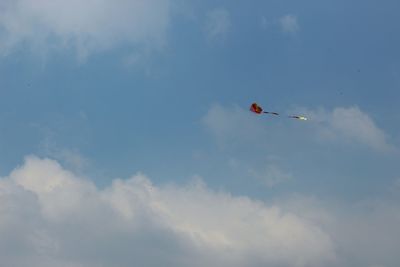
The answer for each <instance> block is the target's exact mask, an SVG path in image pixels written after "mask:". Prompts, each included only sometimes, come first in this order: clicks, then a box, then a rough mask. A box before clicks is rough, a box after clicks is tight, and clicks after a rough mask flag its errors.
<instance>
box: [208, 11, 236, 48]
mask: <svg viewBox="0 0 400 267" xmlns="http://www.w3.org/2000/svg"><path fill="white" fill-rule="evenodd" d="M230 28H231V19H230V15H229V12H228V11H227V10H226V9H224V8H216V9H213V10H211V11H209V12H207V15H206V23H205V32H206V35H207V39H208V40H209V41H223V40H225V38H226V35H227V34H228V32H229V30H230Z"/></svg>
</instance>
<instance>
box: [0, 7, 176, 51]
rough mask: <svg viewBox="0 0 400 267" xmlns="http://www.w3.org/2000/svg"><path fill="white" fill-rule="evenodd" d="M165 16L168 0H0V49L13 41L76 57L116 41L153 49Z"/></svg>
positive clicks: (158, 41)
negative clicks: (66, 51)
mask: <svg viewBox="0 0 400 267" xmlns="http://www.w3.org/2000/svg"><path fill="white" fill-rule="evenodd" d="M169 21H170V1H169V0H153V1H143V0H88V1H80V0H70V1H63V0H5V1H1V3H0V43H1V45H0V52H1V53H3V54H8V53H10V52H11V51H12V50H13V49H15V48H17V47H18V45H22V44H27V45H28V46H29V47H31V48H33V49H36V51H41V50H51V49H71V48H72V49H74V50H76V51H77V53H78V56H79V57H80V58H85V57H86V56H87V55H89V54H92V53H95V52H99V51H104V50H108V49H112V48H114V47H116V46H122V45H131V46H134V47H136V48H137V47H146V48H152V49H153V48H155V49H157V48H159V47H161V46H163V44H164V42H165V35H166V31H167V28H168V25H169Z"/></svg>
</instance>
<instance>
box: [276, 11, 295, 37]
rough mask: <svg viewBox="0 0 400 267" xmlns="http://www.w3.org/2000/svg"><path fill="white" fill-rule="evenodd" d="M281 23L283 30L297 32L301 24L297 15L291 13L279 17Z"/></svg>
mask: <svg viewBox="0 0 400 267" xmlns="http://www.w3.org/2000/svg"><path fill="white" fill-rule="evenodd" d="M279 24H280V26H281V29H282V31H283V32H286V33H296V32H298V31H299V29H300V26H299V23H298V21H297V17H296V16H294V15H291V14H288V15H285V16H283V17H282V18H280V19H279Z"/></svg>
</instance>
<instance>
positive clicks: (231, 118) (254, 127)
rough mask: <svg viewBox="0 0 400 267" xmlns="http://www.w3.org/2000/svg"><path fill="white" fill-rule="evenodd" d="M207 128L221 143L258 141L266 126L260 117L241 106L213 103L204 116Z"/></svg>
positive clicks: (203, 119) (204, 123)
mask: <svg viewBox="0 0 400 267" xmlns="http://www.w3.org/2000/svg"><path fill="white" fill-rule="evenodd" d="M202 122H203V125H204V126H205V128H206V129H207V130H208V131H209V132H210V133H211V134H212V135H213V136H214V137H215V138H216V140H217V141H218V143H219V144H220V145H225V144H233V143H243V142H258V141H257V140H258V139H259V138H261V137H262V136H263V134H264V133H265V127H264V125H263V124H262V123H260V122H259V121H258V118H257V117H256V116H254V115H253V114H251V113H250V112H249V111H248V110H245V109H243V108H241V107H239V106H231V107H225V106H222V105H219V104H215V105H213V106H212V107H211V108H210V109H209V110H208V112H207V114H205V115H204V117H203V118H202Z"/></svg>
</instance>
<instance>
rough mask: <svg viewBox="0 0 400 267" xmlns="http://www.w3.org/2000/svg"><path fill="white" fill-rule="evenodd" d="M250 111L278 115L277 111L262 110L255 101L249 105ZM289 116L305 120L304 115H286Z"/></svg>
mask: <svg viewBox="0 0 400 267" xmlns="http://www.w3.org/2000/svg"><path fill="white" fill-rule="evenodd" d="M250 111H251V112H254V113H256V114H272V115H279V113H277V112H272V111H264V110H263V108H262V107H260V106H259V105H258V104H257V103H253V104H251V106H250ZM288 117H289V118H292V119H297V120H302V121H306V120H307V118H306V117H304V116H297V115H291V116H288Z"/></svg>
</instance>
